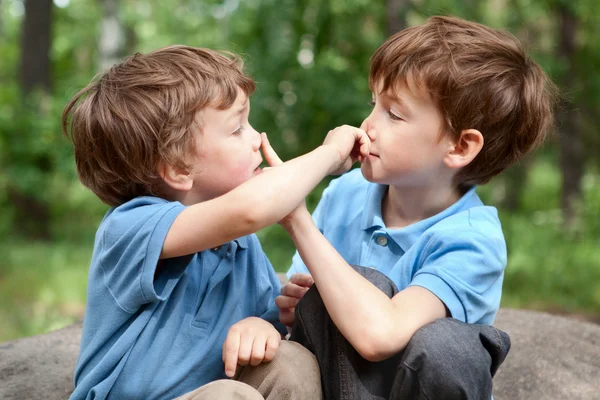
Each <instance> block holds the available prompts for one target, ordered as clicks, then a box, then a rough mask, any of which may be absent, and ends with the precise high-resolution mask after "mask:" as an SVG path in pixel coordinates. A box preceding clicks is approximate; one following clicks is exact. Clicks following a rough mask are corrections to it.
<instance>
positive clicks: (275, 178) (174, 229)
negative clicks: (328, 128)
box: [161, 146, 339, 258]
mask: <svg viewBox="0 0 600 400" xmlns="http://www.w3.org/2000/svg"><path fill="white" fill-rule="evenodd" d="M338 164H339V153H338V152H337V151H336V150H335V149H334V148H332V147H330V146H320V147H318V148H316V149H315V150H313V151H311V152H310V153H307V154H304V155H302V156H300V157H297V158H295V159H292V160H290V161H288V162H286V163H283V164H281V165H279V166H277V167H273V168H269V169H268V170H265V171H264V172H263V173H262V174H259V175H257V176H255V177H253V178H252V179H250V180H248V181H246V182H244V183H243V184H241V185H240V186H238V187H236V188H235V189H233V190H232V191H230V192H228V193H226V194H224V195H222V196H219V197H217V198H215V199H212V200H208V201H204V202H201V203H198V204H195V205H192V206H190V207H187V208H186V209H185V210H184V211H182V212H181V214H180V215H179V216H178V217H177V218H176V220H175V221H174V223H173V225H172V226H171V230H170V232H169V235H168V236H167V239H166V240H165V245H164V246H163V253H162V255H161V257H162V258H168V257H176V256H181V255H185V254H193V253H196V252H199V251H202V250H205V249H208V248H211V247H214V246H217V245H220V244H222V243H225V242H228V241H231V240H233V239H236V238H239V237H242V236H245V235H248V234H251V233H254V232H256V231H258V230H260V229H262V228H264V227H266V226H268V225H272V224H274V223H276V222H278V221H280V220H281V219H282V218H284V217H285V216H286V215H288V214H289V213H290V212H291V211H292V210H293V209H294V208H296V207H297V206H298V204H300V202H301V201H302V200H303V199H304V198H305V197H306V196H307V195H308V194H309V193H310V192H311V190H313V189H314V187H315V186H316V185H317V184H318V183H319V182H320V181H321V180H322V179H323V178H324V177H325V176H326V175H328V174H329V173H331V171H332V170H333V169H334V168H335V167H336V166H337V165H338ZM207 227H211V229H207Z"/></svg>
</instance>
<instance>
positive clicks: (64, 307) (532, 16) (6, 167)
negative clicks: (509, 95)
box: [0, 0, 600, 342]
mask: <svg viewBox="0 0 600 400" xmlns="http://www.w3.org/2000/svg"><path fill="white" fill-rule="evenodd" d="M599 12H600V11H598V8H597V4H596V1H595V0H578V1H567V0H481V1H480V0H463V1H455V0H387V1H374V0H221V1H216V0H204V1H201V0H171V1H158V0H156V1H152V0H0V16H1V17H0V60H1V61H0V82H1V85H0V342H2V341H5V340H10V339H14V338H17V337H21V336H28V335H34V334H38V333H43V332H46V331H48V330H52V329H56V328H59V327H62V326H65V325H68V324H70V323H72V322H73V321H75V320H78V319H81V318H82V317H83V312H84V309H85V293H86V284H87V271H88V266H89V261H90V258H91V251H92V245H93V237H94V232H95V229H96V227H97V225H98V223H99V222H100V220H101V218H102V216H103V214H104V213H105V212H106V210H107V206H105V205H104V204H102V203H101V202H100V201H99V200H98V199H96V198H95V197H94V195H92V194H91V192H89V191H88V190H86V189H85V188H83V187H82V185H81V184H80V183H79V182H78V180H77V175H76V172H75V165H74V161H73V157H72V151H71V146H70V144H69V142H68V140H67V139H66V138H65V137H64V136H63V135H62V133H61V126H60V115H61V112H62V108H63V107H64V105H65V104H66V102H67V101H68V100H69V99H70V98H71V97H72V96H73V95H74V93H75V92H76V91H77V90H78V88H81V87H83V86H84V85H86V84H87V83H88V82H89V81H90V79H91V78H92V77H93V76H94V74H95V73H97V72H99V71H101V70H102V69H104V68H106V67H109V66H110V65H112V64H114V63H116V62H118V61H119V60H120V59H122V58H123V57H124V56H126V55H129V54H133V53H135V52H146V51H150V50H153V49H155V48H157V47H161V46H165V45H169V44H176V43H179V44H187V45H192V46H202V47H211V48H216V49H226V50H230V51H234V52H237V53H240V54H241V55H242V56H243V57H244V59H245V60H246V65H247V68H248V70H249V72H250V73H251V75H252V76H253V77H254V78H255V79H256V81H257V84H258V90H257V91H256V93H255V94H254V95H253V97H252V100H251V103H252V112H251V116H250V119H251V123H252V124H253V126H254V127H255V128H256V129H257V130H259V131H266V132H268V133H269V135H270V139H271V142H272V144H273V145H274V147H275V148H276V149H277V150H278V151H279V153H280V155H281V156H282V158H284V159H288V158H290V157H294V156H296V155H298V154H301V153H303V152H306V151H308V150H310V149H312V148H314V147H315V146H317V145H318V144H320V143H321V141H322V139H323V137H324V135H325V134H326V133H327V131H328V130H329V129H331V128H333V127H335V126H337V125H340V124H344V123H347V124H353V125H359V124H360V123H361V121H362V120H363V118H365V116H366V115H367V114H368V113H369V106H368V102H369V101H370V100H371V95H370V92H369V89H368V85H367V76H368V68H369V57H370V55H371V54H372V53H373V52H374V51H375V49H376V48H377V47H378V46H379V45H380V44H381V43H383V41H384V40H385V39H386V38H387V37H388V36H389V35H391V34H392V33H394V32H397V31H398V30H400V29H402V28H404V27H406V26H412V25H415V24H419V23H422V22H423V21H424V20H425V19H426V18H427V17H428V16H431V15H439V14H445V15H448V14H452V15H457V16H460V17H463V18H467V19H471V20H475V21H478V22H482V23H485V24H487V25H490V26H493V27H497V28H504V29H507V30H509V31H510V32H512V33H513V34H514V35H516V36H517V37H518V38H519V39H521V40H522V41H523V42H524V43H525V44H526V46H527V47H528V48H529V50H530V53H531V56H532V57H533V59H535V60H536V61H537V62H539V63H540V64H541V65H542V66H543V68H544V69H545V70H546V71H547V72H548V74H549V75H550V76H551V77H552V79H553V80H554V81H555V82H556V83H557V84H558V85H559V86H560V88H561V90H562V94H563V102H562V104H561V107H560V110H559V112H558V114H557V128H558V129H557V132H556V135H554V136H553V137H552V138H551V139H550V140H549V141H548V143H547V145H546V146H545V147H544V148H543V149H541V150H540V151H538V152H537V153H536V154H535V155H533V156H531V157H529V158H527V159H526V160H524V161H523V162H522V163H521V164H520V165H518V166H516V167H514V168H512V169H511V170H509V171H507V172H506V173H505V174H504V175H503V176H501V177H498V178H496V179H495V180H493V181H492V183H490V184H488V185H486V186H483V187H480V188H479V193H480V195H481V196H482V197H483V198H484V200H485V201H487V202H488V203H489V204H491V205H495V206H496V207H498V208H499V209H500V213H501V220H502V222H503V227H504V230H505V234H506V238H507V241H508V250H509V261H508V268H507V270H506V279H505V284H504V296H503V300H502V306H503V307H519V308H530V309H537V310H544V311H549V312H553V313H559V314H568V315H569V316H570V317H574V318H580V319H586V320H589V321H593V322H600V169H599V166H600V152H599V149H600V135H599V134H598V130H599V129H600V128H598V127H599V126H600V118H599V115H600V114H599V112H598V111H599V109H600V41H599V40H598V37H600V18H599V14H598V13H599ZM326 183H327V182H324V183H323V185H321V186H320V187H319V188H317V190H315V191H314V192H313V193H312V194H311V196H310V198H309V199H308V204H309V208H313V207H314V206H315V205H316V202H317V201H318V199H319V197H320V193H321V191H322V189H323V187H324V185H325V184H326ZM259 236H260V238H261V241H262V243H263V247H264V248H265V250H266V252H267V254H268V255H269V257H270V259H271V261H272V263H273V265H274V267H275V269H276V270H278V271H285V270H286V269H287V268H288V266H289V264H290V259H291V256H292V254H293V251H294V248H293V244H292V243H291V241H290V240H289V239H288V237H287V236H286V234H285V232H284V231H283V230H282V229H281V228H280V227H279V226H274V227H270V228H267V229H264V230H263V231H261V232H259Z"/></svg>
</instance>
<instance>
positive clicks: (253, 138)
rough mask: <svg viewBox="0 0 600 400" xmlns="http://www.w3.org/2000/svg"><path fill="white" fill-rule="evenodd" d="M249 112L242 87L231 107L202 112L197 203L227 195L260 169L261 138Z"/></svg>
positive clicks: (195, 186)
mask: <svg viewBox="0 0 600 400" xmlns="http://www.w3.org/2000/svg"><path fill="white" fill-rule="evenodd" d="M249 113H250V101H249V99H248V96H246V94H245V93H244V92H243V91H241V90H238V96H237V98H236V100H235V102H234V104H233V105H232V106H231V107H230V108H228V109H226V110H217V109H216V108H212V107H207V108H205V109H204V110H202V111H200V112H199V114H198V119H199V122H200V125H201V126H202V133H199V134H198V136H197V138H196V154H195V156H196V158H195V160H194V167H193V171H192V174H193V179H194V184H193V188H192V190H193V191H194V198H195V200H196V202H199V201H205V200H210V199H213V198H215V197H217V196H220V195H222V194H225V193H227V192H229V191H230V190H232V189H234V188H235V187H237V186H239V185H240V184H242V183H243V182H245V181H247V180H248V179H250V178H252V177H253V176H254V175H255V174H257V173H259V172H260V169H259V165H260V164H261V162H262V155H261V153H260V145H261V139H260V134H259V133H258V132H256V131H255V130H254V128H252V126H250V124H249V122H248V115H249Z"/></svg>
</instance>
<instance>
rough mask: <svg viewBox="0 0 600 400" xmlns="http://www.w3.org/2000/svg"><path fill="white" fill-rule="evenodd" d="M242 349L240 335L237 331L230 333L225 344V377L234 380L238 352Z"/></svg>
mask: <svg viewBox="0 0 600 400" xmlns="http://www.w3.org/2000/svg"><path fill="white" fill-rule="evenodd" d="M239 347H240V334H239V333H238V332H237V331H229V334H228V335H227V339H225V343H224V344H223V363H225V375H227V376H228V377H230V378H232V377H233V376H234V375H235V370H236V368H237V363H238V351H239Z"/></svg>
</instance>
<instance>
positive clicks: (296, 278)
mask: <svg viewBox="0 0 600 400" xmlns="http://www.w3.org/2000/svg"><path fill="white" fill-rule="evenodd" d="M290 282H291V283H294V284H296V285H298V286H304V287H311V286H312V285H313V283H315V280H314V279H313V277H312V276H310V275H309V274H294V275H292V276H291V277H290Z"/></svg>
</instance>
